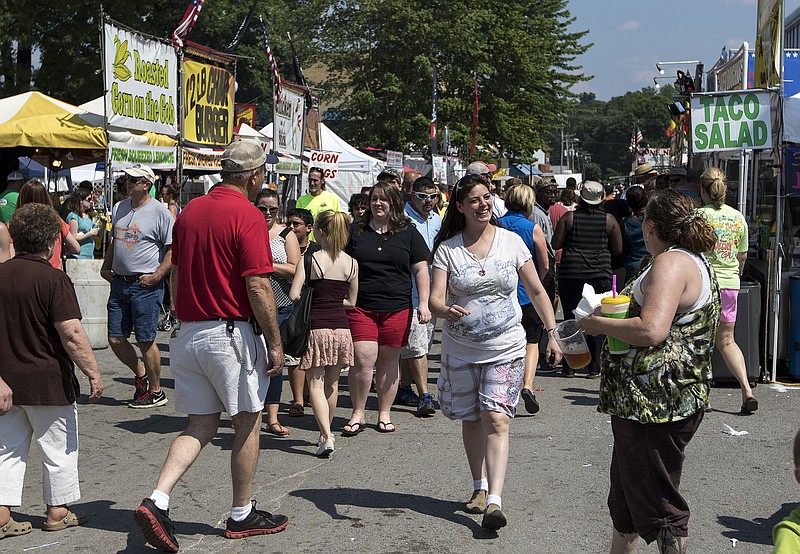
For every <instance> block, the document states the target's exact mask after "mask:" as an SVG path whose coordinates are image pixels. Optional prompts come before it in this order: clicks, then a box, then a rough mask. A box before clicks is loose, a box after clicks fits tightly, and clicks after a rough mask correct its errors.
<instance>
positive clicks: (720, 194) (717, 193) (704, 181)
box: [700, 167, 728, 210]
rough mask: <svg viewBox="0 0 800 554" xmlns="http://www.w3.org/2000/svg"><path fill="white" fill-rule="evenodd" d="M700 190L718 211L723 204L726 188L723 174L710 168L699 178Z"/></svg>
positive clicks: (714, 168) (719, 170)
mask: <svg viewBox="0 0 800 554" xmlns="http://www.w3.org/2000/svg"><path fill="white" fill-rule="evenodd" d="M700 188H701V189H702V191H703V192H704V193H706V196H708V197H709V198H710V199H711V203H712V204H714V207H715V208H717V209H718V210H719V209H720V208H721V207H722V206H723V204H725V193H726V192H727V190H728V186H727V184H726V183H725V174H724V173H723V172H722V170H721V169H719V168H718V167H710V168H708V169H706V170H705V171H704V172H703V174H702V175H701V176H700Z"/></svg>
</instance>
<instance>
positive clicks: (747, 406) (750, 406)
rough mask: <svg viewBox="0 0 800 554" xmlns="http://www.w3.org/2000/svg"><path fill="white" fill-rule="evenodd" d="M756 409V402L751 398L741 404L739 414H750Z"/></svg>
mask: <svg viewBox="0 0 800 554" xmlns="http://www.w3.org/2000/svg"><path fill="white" fill-rule="evenodd" d="M757 409H758V400H756V399H755V398H753V397H752V396H751V397H750V398H748V399H747V400H745V401H744V404H742V411H741V412H740V413H743V414H752V413H753V412H755V411H756V410H757Z"/></svg>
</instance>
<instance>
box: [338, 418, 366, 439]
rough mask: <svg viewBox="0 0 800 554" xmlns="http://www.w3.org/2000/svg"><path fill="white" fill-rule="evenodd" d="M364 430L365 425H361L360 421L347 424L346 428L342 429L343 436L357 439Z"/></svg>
mask: <svg viewBox="0 0 800 554" xmlns="http://www.w3.org/2000/svg"><path fill="white" fill-rule="evenodd" d="M363 430H364V424H363V423H361V422H360V421H354V422H352V423H347V424H346V425H345V426H344V427H342V436H343V437H355V436H356V435H357V434H359V433H360V432H361V431H363Z"/></svg>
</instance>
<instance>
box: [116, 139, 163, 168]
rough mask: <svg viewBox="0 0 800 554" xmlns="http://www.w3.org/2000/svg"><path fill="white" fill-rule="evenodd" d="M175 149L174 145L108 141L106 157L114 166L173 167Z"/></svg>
mask: <svg viewBox="0 0 800 554" xmlns="http://www.w3.org/2000/svg"><path fill="white" fill-rule="evenodd" d="M175 150H176V148H175V147H174V146H145V145H138V146H133V145H131V144H129V143H127V142H109V143H108V154H109V158H108V159H109V161H110V162H111V165H112V166H113V167H115V168H123V167H131V166H133V165H135V164H142V165H146V166H148V167H150V168H152V169H175V167H176V165H175V160H176V159H177V156H176V153H175Z"/></svg>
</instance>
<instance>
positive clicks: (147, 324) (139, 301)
mask: <svg viewBox="0 0 800 554" xmlns="http://www.w3.org/2000/svg"><path fill="white" fill-rule="evenodd" d="M163 298H164V281H163V280H162V281H159V282H158V284H157V285H155V286H152V287H145V286H144V285H141V284H139V282H138V281H125V279H123V278H122V277H115V278H114V280H113V281H111V294H110V295H109V296H108V336H109V337H125V338H127V337H129V336H131V331H133V332H134V333H135V334H136V342H153V341H154V340H156V328H157V327H158V317H159V315H161V300H162V299H163Z"/></svg>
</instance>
